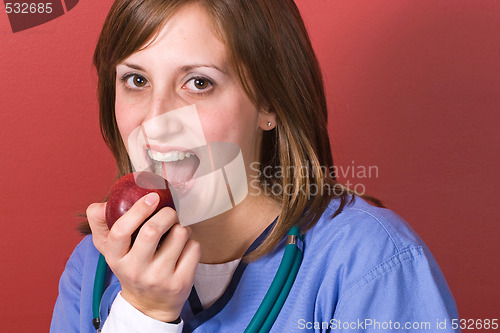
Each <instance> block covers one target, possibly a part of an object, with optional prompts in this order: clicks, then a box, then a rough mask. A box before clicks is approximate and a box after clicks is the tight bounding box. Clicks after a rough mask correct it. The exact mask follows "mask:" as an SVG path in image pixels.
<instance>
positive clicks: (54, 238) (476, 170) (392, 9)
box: [0, 0, 500, 333]
mask: <svg viewBox="0 0 500 333" xmlns="http://www.w3.org/2000/svg"><path fill="white" fill-rule="evenodd" d="M297 2H298V5H299V7H300V9H301V11H302V13H303V16H304V19H305V21H306V24H307V27H308V29H309V31H310V34H311V38H312V41H313V44H314V47H315V49H316V51H317V54H318V57H319V59H320V62H321V66H322V69H323V71H324V76H325V78H324V79H325V83H326V87H327V94H328V103H329V106H330V133H331V139H332V143H333V147H334V148H333V150H334V157H335V159H336V162H337V163H338V164H339V165H341V166H344V169H343V170H344V171H348V170H347V169H346V168H347V167H348V166H350V167H351V168H352V167H353V166H354V167H356V168H357V169H356V170H359V168H360V167H369V166H376V167H377V169H378V177H377V175H375V174H372V176H371V177H370V178H363V177H362V176H363V175H361V176H360V175H358V177H352V175H350V176H347V177H343V178H344V179H343V180H344V181H350V182H351V184H360V185H358V189H360V188H361V187H359V186H361V185H362V186H365V188H366V190H367V192H368V193H369V194H372V195H375V196H377V197H379V198H381V199H383V200H384V202H385V203H386V205H387V206H388V207H389V208H391V209H393V210H395V211H396V212H397V213H398V214H399V215H401V216H402V217H403V218H405V219H406V220H407V221H408V222H409V223H410V224H411V225H412V226H413V228H414V229H416V231H417V232H418V233H419V234H420V236H421V237H422V238H423V239H424V240H425V241H426V243H427V245H428V246H429V247H430V248H431V250H432V252H433V253H434V255H435V257H436V259H437V260H438V262H439V263H440V266H441V268H442V270H443V272H444V274H445V276H446V278H447V281H448V283H449V285H450V288H451V290H452V292H453V294H454V296H455V299H456V301H457V304H458V308H459V312H460V316H461V318H465V319H469V318H472V319H492V318H498V317H499V312H498V309H500V290H499V287H498V281H500V266H499V265H498V257H499V255H500V246H499V241H498V238H499V237H498V236H499V235H500V227H499V224H498V222H499V215H500V214H499V213H498V210H497V205H498V203H497V200H498V198H499V194H500V193H499V190H498V185H499V181H498V176H497V172H498V170H499V169H500V158H499V154H498V153H499V147H500V135H499V133H498V132H499V130H498V127H499V125H500V119H499V118H500V116H499V115H498V114H497V112H498V111H499V109H500V61H499V60H500V20H499V17H500V2H498V1H496V0H490V1H487V0H478V1H469V0H439V1H435V0H408V1H401V0H377V1H366V0H299V1H297ZM110 5H111V1H109V0H107V1H80V2H79V4H78V5H77V6H76V7H75V8H74V9H72V10H71V11H70V12H68V13H67V14H65V15H63V16H61V17H59V18H57V19H55V20H53V21H50V22H48V23H46V24H43V25H40V26H38V27H35V28H32V29H29V30H26V31H23V32H19V33H12V31H11V29H10V26H9V22H8V19H7V14H6V13H5V11H4V10H3V8H2V10H1V11H0V74H1V80H0V96H1V112H0V126H1V127H0V140H1V141H0V142H1V145H2V150H1V152H2V158H1V162H0V170H1V176H0V181H1V187H0V213H1V215H0V216H1V220H2V228H3V232H2V234H1V235H0V244H1V245H0V248H1V268H2V269H1V275H0V279H1V280H0V288H1V297H2V301H1V302H0V331H2V332H30V333H31V332H42V331H48V327H49V324H50V319H51V315H52V307H53V305H54V302H55V300H56V297H57V285H58V280H59V277H60V275H61V273H62V271H63V269H64V265H65V262H66V260H67V259H68V257H69V255H70V254H71V252H72V250H73V248H74V247H75V245H76V244H77V242H78V241H79V240H80V239H81V236H80V235H79V234H78V233H77V232H76V225H77V222H78V218H77V214H78V213H83V212H85V209H86V207H87V205H88V204H90V203H91V202H95V201H100V200H101V199H102V198H103V197H104V196H105V195H106V192H107V190H108V189H109V187H110V185H111V184H112V183H113V181H114V175H115V168H114V162H113V160H112V157H111V155H110V154H109V152H108V151H107V150H106V147H105V145H104V144H103V143H102V140H101V138H100V134H99V127H98V120H97V105H96V98H95V94H96V82H95V79H96V78H95V73H94V70H93V68H92V66H91V57H92V52H93V48H94V45H95V42H96V39H97V36H98V33H99V30H100V27H101V25H102V22H103V21H104V18H105V15H106V13H107V10H108V9H109V7H110ZM355 176H356V175H355ZM89 320H90V318H89ZM476 331H478V330H476Z"/></svg>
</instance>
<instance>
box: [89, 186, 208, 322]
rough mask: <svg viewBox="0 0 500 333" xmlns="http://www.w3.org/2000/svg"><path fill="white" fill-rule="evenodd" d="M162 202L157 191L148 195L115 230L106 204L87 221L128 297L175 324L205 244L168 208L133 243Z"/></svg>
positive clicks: (147, 311) (141, 308)
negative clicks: (132, 239) (108, 215)
mask: <svg viewBox="0 0 500 333" xmlns="http://www.w3.org/2000/svg"><path fill="white" fill-rule="evenodd" d="M158 201H159V197H158V194H156V193H149V194H147V195H146V196H144V197H142V198H141V199H140V200H139V201H137V202H136V203H135V204H134V205H133V206H132V208H131V209H130V210H129V211H128V212H126V213H125V214H124V215H123V216H122V217H120V218H119V219H118V220H117V221H116V222H115V224H114V225H113V227H112V228H111V230H109V229H108V226H107V224H106V219H105V210H106V203H94V204H91V205H90V206H89V207H88V209H87V218H88V220H89V224H90V227H91V229H92V235H93V241H94V245H95V247H96V248H97V249H98V250H99V252H101V253H102V254H103V255H104V257H105V258H106V262H107V263H108V265H109V267H110V268H111V270H112V271H113V272H114V273H115V275H116V276H117V277H118V279H119V280H120V283H121V285H122V297H123V298H124V299H125V300H127V301H128V302H129V303H130V304H131V305H132V306H134V307H135V308H136V309H138V310H139V311H141V312H142V313H144V314H146V315H147V316H149V317H152V318H154V319H157V320H161V321H164V322H171V321H174V320H176V319H177V318H178V317H179V315H180V313H181V310H182V307H183V305H184V303H185V302H186V300H187V298H188V296H189V293H190V292H191V287H192V285H193V279H194V274H195V271H196V267H197V265H198V263H199V261H200V246H199V243H197V242H196V241H194V240H190V239H189V237H190V235H191V230H190V228H188V227H182V226H181V225H180V224H178V218H177V213H176V212H175V210H173V209H171V208H168V207H166V208H162V209H161V210H160V211H159V212H158V213H156V214H155V215H153V216H152V217H151V218H150V219H149V220H148V221H147V222H146V223H144V225H143V226H142V227H141V228H140V230H139V233H138V235H137V238H136V239H135V241H134V243H133V245H132V246H131V245H130V242H131V236H132V234H133V233H134V231H135V230H136V229H137V228H139V226H140V225H141V224H142V223H143V222H144V220H146V219H147V218H148V216H150V215H151V214H152V213H153V211H154V210H155V208H156V206H157V205H158ZM168 230H170V231H169V233H168V235H167V236H166V237H165V239H164V240H163V241H162V243H161V244H160V246H159V247H158V243H159V241H160V238H161V237H162V235H163V234H164V233H165V232H167V231H168Z"/></svg>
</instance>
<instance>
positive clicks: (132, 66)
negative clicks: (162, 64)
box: [121, 62, 227, 74]
mask: <svg viewBox="0 0 500 333" xmlns="http://www.w3.org/2000/svg"><path fill="white" fill-rule="evenodd" d="M121 65H125V66H127V67H130V68H132V69H135V70H138V71H143V72H146V70H145V69H144V68H142V67H141V66H138V65H134V64H131V63H128V62H124V63H122V64H121ZM199 67H208V68H214V69H216V70H218V71H219V72H222V73H224V74H227V72H226V71H225V70H223V69H221V68H219V67H217V66H215V65H213V64H193V65H186V66H182V67H181V71H182V72H189V71H190V70H192V69H194V68H199Z"/></svg>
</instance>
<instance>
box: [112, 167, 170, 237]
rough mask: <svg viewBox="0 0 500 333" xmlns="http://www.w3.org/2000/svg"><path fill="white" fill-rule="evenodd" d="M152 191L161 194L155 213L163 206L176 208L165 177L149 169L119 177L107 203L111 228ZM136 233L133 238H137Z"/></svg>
mask: <svg viewBox="0 0 500 333" xmlns="http://www.w3.org/2000/svg"><path fill="white" fill-rule="evenodd" d="M151 192H156V193H158V194H159V196H160V202H159V204H158V206H157V208H156V210H155V211H154V212H153V214H155V213H156V212H158V211H159V210H160V209H162V208H163V207H171V208H173V209H175V206H174V200H173V199H172V194H171V193H170V190H169V189H168V183H167V181H166V180H165V179H164V178H163V177H161V176H158V175H157V174H154V173H152V172H148V171H138V172H134V173H129V174H127V175H125V176H123V177H121V178H120V179H118V181H117V182H116V183H115V184H114V185H113V187H112V188H111V192H110V194H109V198H108V203H107V204H106V223H107V224H108V227H109V228H110V229H111V227H112V226H113V224H114V223H115V222H116V220H118V219H119V218H120V217H121V216H122V215H123V214H125V213H126V212H127V211H128V210H129V209H130V208H131V207H132V206H133V205H134V203H136V202H137V201H138V200H139V199H140V198H142V197H143V196H145V195H146V194H148V193H151ZM153 214H151V215H153ZM136 233H137V231H136ZM136 233H135V234H136ZM135 234H134V236H133V239H135Z"/></svg>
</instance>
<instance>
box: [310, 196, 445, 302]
mask: <svg viewBox="0 0 500 333" xmlns="http://www.w3.org/2000/svg"><path fill="white" fill-rule="evenodd" d="M338 207H339V200H332V202H331V203H330V205H329V206H328V208H327V209H326V210H325V211H324V212H323V214H322V216H321V218H320V219H319V221H318V222H317V223H316V225H315V226H314V227H313V228H311V229H310V230H309V231H308V232H307V233H306V235H305V238H304V243H305V245H304V246H305V251H304V252H305V253H304V258H305V259H307V258H308V259H309V260H311V261H316V263H315V264H316V265H321V267H322V268H321V269H320V270H319V273H320V274H322V275H323V279H324V280H325V281H328V280H331V281H330V282H332V281H333V280H335V281H336V285H337V287H338V288H339V289H340V290H338V291H339V292H340V293H342V292H343V291H346V290H347V289H350V288H352V287H353V286H354V285H362V284H363V283H366V282H367V281H369V280H371V279H377V278H380V277H381V276H383V275H384V274H389V273H390V272H396V271H397V270H398V269H401V268H402V267H403V266H407V265H413V266H415V267H417V269H419V267H420V266H421V265H422V263H423V266H427V267H429V266H431V267H434V268H436V269H437V270H439V268H438V267H437V264H436V263H435V261H434V259H433V257H432V255H431V253H430V251H429V250H428V248H427V247H426V245H425V243H424V242H423V241H422V239H421V238H420V237H419V236H418V235H417V233H416V232H415V231H414V230H413V229H412V228H411V227H410V226H409V225H408V223H407V222H406V221H405V220H404V219H403V218H401V217H400V216H399V215H398V214H396V213H395V212H393V211H391V210H389V209H385V208H380V207H375V206H372V205H370V204H369V203H367V202H366V201H365V200H363V199H362V198H360V197H354V200H353V201H352V202H351V203H350V204H348V205H346V206H345V207H344V209H343V210H342V212H341V213H340V214H338V215H337V216H335V217H334V218H332V215H333V214H334V212H335V211H336V210H337V208H338ZM320 262H321V264H320Z"/></svg>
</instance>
